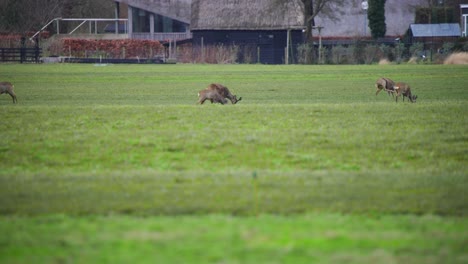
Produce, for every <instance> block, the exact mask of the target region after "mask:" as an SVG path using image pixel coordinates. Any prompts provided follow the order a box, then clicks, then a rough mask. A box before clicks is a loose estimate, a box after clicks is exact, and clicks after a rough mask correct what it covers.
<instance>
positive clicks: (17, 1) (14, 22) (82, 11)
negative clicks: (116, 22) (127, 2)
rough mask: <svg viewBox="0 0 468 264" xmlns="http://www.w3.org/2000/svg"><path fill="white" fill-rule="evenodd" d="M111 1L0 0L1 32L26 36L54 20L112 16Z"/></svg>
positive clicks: (112, 3)
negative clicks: (27, 33) (59, 18)
mask: <svg viewBox="0 0 468 264" xmlns="http://www.w3.org/2000/svg"><path fill="white" fill-rule="evenodd" d="M113 5H114V2H113V1H112V0H34V1H31V0H0V31H1V32H15V33H20V34H25V33H26V32H29V31H35V30H39V29H40V28H41V27H43V26H44V25H45V24H46V23H47V22H48V21H50V20H52V19H53V18H56V17H113V12H114V9H113Z"/></svg>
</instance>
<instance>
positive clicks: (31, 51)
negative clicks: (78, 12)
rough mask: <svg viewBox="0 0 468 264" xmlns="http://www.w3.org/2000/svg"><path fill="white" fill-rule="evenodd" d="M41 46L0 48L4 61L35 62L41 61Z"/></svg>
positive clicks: (1, 58)
mask: <svg viewBox="0 0 468 264" xmlns="http://www.w3.org/2000/svg"><path fill="white" fill-rule="evenodd" d="M41 54H42V49H41V48H38V47H36V48H0V61H2V62H21V63H23V62H35V63H39V58H40V57H41Z"/></svg>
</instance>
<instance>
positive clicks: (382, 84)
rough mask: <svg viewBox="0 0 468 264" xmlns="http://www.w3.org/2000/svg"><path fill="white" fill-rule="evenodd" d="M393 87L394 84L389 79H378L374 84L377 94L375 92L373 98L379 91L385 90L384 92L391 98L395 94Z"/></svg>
mask: <svg viewBox="0 0 468 264" xmlns="http://www.w3.org/2000/svg"><path fill="white" fill-rule="evenodd" d="M394 85H395V82H394V81H392V80H390V79H389V78H384V77H382V78H379V79H378V80H377V81H376V82H375V88H377V92H375V96H377V95H378V94H379V93H380V91H382V89H385V91H387V93H388V96H390V94H391V95H392V96H394V95H393V93H395V89H394V88H393V86H394Z"/></svg>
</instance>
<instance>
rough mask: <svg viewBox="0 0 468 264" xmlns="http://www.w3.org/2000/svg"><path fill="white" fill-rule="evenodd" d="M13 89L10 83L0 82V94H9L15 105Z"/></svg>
mask: <svg viewBox="0 0 468 264" xmlns="http://www.w3.org/2000/svg"><path fill="white" fill-rule="evenodd" d="M13 87H14V85H13V84H11V83H10V82H0V94H4V93H7V94H9V95H10V96H11V98H13V103H14V104H15V103H16V102H18V100H17V99H16V94H15V92H13Z"/></svg>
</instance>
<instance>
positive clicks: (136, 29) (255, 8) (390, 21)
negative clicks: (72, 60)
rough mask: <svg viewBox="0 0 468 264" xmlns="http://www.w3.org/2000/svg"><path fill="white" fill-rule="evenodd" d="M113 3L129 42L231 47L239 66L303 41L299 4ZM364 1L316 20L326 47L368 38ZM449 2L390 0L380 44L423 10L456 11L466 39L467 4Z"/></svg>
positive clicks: (259, 0) (285, 54)
mask: <svg viewBox="0 0 468 264" xmlns="http://www.w3.org/2000/svg"><path fill="white" fill-rule="evenodd" d="M114 1H115V2H116V18H120V15H119V10H120V8H119V5H123V6H125V7H128V11H127V14H128V37H129V38H137V39H154V40H162V41H164V40H171V41H181V40H183V41H184V42H185V43H187V40H191V42H192V44H193V47H199V46H202V45H203V46H205V47H208V46H212V45H218V46H221V45H223V46H229V45H232V44H233V45H236V46H237V47H238V48H239V57H238V59H239V61H240V62H244V61H246V60H247V58H252V57H254V59H253V61H258V62H261V63H268V64H272V63H274V64H277V63H285V62H287V61H290V58H292V57H294V56H295V54H294V52H296V49H295V48H294V47H297V45H299V44H300V43H302V42H303V41H304V35H305V34H304V29H305V22H304V11H303V10H304V6H303V3H302V1H301V0H289V1H273V0H256V1H250V0H218V1H213V0H170V1H168V0H114ZM366 2H367V1H365V0H350V1H346V2H345V3H343V4H342V5H336V6H330V8H328V9H326V10H323V11H322V12H321V13H320V14H319V15H318V16H317V17H315V19H314V22H315V26H316V27H317V28H320V29H321V30H320V39H321V40H322V43H323V44H324V45H337V44H344V45H346V44H352V43H354V41H355V40H356V39H363V38H364V39H366V38H368V39H370V36H371V31H370V28H369V26H368V21H367V10H366V8H364V7H365V5H364V3H366ZM449 2H450V1H444V0H440V1H437V3H436V2H434V5H433V6H432V5H429V2H428V1H427V0H387V1H386V4H385V18H386V19H385V20H386V21H385V22H386V28H387V30H386V38H383V39H381V40H379V41H380V42H382V43H387V44H389V43H396V42H397V41H398V40H399V39H401V37H403V36H404V35H405V34H406V32H407V31H408V28H409V26H410V25H411V24H415V23H418V22H417V13H418V10H421V8H423V9H424V8H425V9H426V10H432V9H433V8H435V9H444V10H446V9H450V8H452V9H453V11H452V12H453V14H454V16H455V17H456V21H455V22H458V21H460V22H461V23H462V27H461V28H462V29H461V34H465V35H466V31H467V29H466V28H467V25H468V22H467V17H468V5H467V4H464V3H465V2H468V1H467V0H461V1H460V2H461V4H460V5H458V6H456V7H454V6H453V5H452V6H450V7H449V6H448V3H449ZM450 3H451V2H450ZM448 7H449V8H448ZM458 14H460V16H459V15H458ZM423 23H426V22H423ZM427 23H434V21H428V22H427ZM436 23H445V22H436ZM447 23H452V22H447ZM313 35H314V37H315V39H316V40H317V43H318V40H319V38H318V31H317V30H313ZM251 61H252V60H251Z"/></svg>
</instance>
